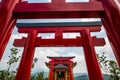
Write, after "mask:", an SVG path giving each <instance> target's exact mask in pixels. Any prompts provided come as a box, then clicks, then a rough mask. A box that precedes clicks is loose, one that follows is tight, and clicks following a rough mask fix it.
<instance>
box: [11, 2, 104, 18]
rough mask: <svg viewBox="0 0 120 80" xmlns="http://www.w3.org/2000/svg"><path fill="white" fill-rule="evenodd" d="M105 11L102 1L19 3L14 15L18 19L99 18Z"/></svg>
mask: <svg viewBox="0 0 120 80" xmlns="http://www.w3.org/2000/svg"><path fill="white" fill-rule="evenodd" d="M103 11H104V9H103V6H102V4H101V2H98V1H91V2H81V3H80V2H78V3H27V2H22V3H18V4H17V5H16V7H15V9H14V11H13V15H14V17H15V18H18V19H35V18H99V17H100V15H101V13H102V12H103Z"/></svg>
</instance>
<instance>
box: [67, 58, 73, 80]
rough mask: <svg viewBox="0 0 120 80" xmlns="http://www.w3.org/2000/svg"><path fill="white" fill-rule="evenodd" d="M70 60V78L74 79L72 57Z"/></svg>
mask: <svg viewBox="0 0 120 80" xmlns="http://www.w3.org/2000/svg"><path fill="white" fill-rule="evenodd" d="M68 61H69V64H68V67H69V72H70V80H74V78H73V71H72V61H71V59H69V60H68Z"/></svg>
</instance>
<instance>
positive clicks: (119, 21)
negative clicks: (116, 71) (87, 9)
mask: <svg viewBox="0 0 120 80" xmlns="http://www.w3.org/2000/svg"><path fill="white" fill-rule="evenodd" d="M100 1H101V2H102V4H103V7H104V9H105V14H104V15H103V16H102V22H103V24H104V27H105V29H106V33H107V36H108V39H109V41H110V42H111V45H112V48H113V50H114V54H115V57H116V59H117V62H118V64H119V66H120V41H119V40H120V7H119V5H118V4H119V3H118V2H117V0H100Z"/></svg>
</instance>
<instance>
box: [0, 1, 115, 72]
mask: <svg viewBox="0 0 120 80" xmlns="http://www.w3.org/2000/svg"><path fill="white" fill-rule="evenodd" d="M68 1H72V0H67V2H68ZM74 1H88V0H74ZM28 2H31V3H33V2H35V3H37V2H50V1H47V0H46V1H45V0H29V1H28ZM96 20H97V21H100V19H94V18H92V19H62V20H61V19H52V20H51V19H34V20H33V19H32V20H28V19H24V20H17V22H18V23H19V22H25V23H34V22H39V23H43V22H44V23H45V22H54V21H55V22H85V21H86V22H90V21H96ZM23 36H24V37H27V34H24V33H22V34H20V33H18V32H17V28H16V27H15V29H14V31H13V33H12V35H11V38H10V41H9V43H8V45H7V48H6V50H5V54H4V55H3V58H2V61H1V62H0V69H6V68H7V67H8V66H7V65H6V64H5V63H6V62H7V61H8V55H9V53H10V52H9V51H10V48H11V47H13V42H14V39H18V38H22V37H23ZM38 36H42V37H43V38H54V34H39V35H38ZM77 36H80V34H79V33H73V34H72V33H67V34H63V37H64V38H76V37H77ZM91 36H97V37H100V38H104V39H105V41H106V45H105V46H102V47H95V50H96V53H98V54H101V53H102V52H105V53H106V56H107V58H108V59H113V60H115V57H114V55H113V51H112V49H111V46H110V44H109V41H108V39H107V36H106V33H105V30H104V28H103V27H102V30H101V31H100V32H95V33H91ZM19 50H20V51H19V54H18V56H19V55H20V56H21V55H22V52H23V48H19ZM46 56H76V58H75V59H73V61H74V62H77V66H76V67H75V68H74V70H73V71H74V73H87V69H86V64H85V59H84V52H83V48H82V47H37V48H36V50H35V56H34V57H36V58H38V62H37V63H36V65H35V68H34V69H32V72H33V73H34V72H37V71H45V72H48V68H47V67H46V66H45V62H48V61H49V60H48V59H47V58H46ZM18 65H19V63H15V64H14V65H13V69H11V70H14V69H15V68H16V67H18Z"/></svg>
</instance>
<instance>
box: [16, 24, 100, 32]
mask: <svg viewBox="0 0 120 80" xmlns="http://www.w3.org/2000/svg"><path fill="white" fill-rule="evenodd" d="M83 29H89V30H90V32H99V31H101V26H90V27H83V26H81V27H52V28H51V27H44V28H34V27H32V26H31V28H24V27H23V28H18V32H19V33H28V32H29V31H31V30H37V31H38V32H39V33H54V32H55V31H58V30H62V32H80V31H82V30H83Z"/></svg>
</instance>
